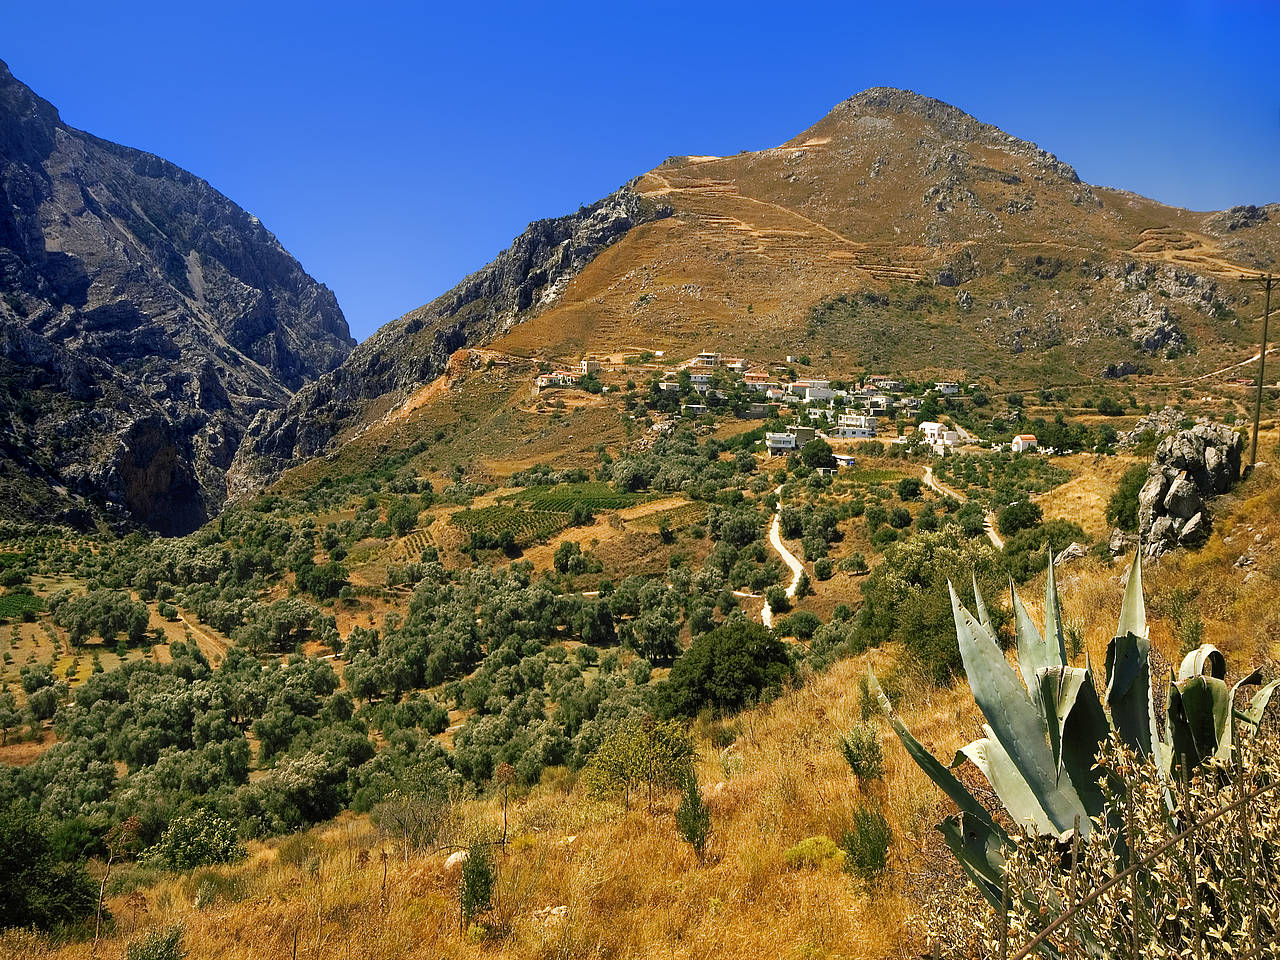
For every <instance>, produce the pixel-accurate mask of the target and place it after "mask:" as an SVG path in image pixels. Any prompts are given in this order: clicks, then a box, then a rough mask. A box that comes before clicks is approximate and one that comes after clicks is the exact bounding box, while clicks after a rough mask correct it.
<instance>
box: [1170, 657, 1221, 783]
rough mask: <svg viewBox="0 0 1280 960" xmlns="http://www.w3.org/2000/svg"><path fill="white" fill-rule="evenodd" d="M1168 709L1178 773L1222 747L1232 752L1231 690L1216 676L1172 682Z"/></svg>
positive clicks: (1173, 764) (1174, 761)
mask: <svg viewBox="0 0 1280 960" xmlns="http://www.w3.org/2000/svg"><path fill="white" fill-rule="evenodd" d="M1166 709H1167V720H1168V730H1169V741H1170V749H1171V761H1172V765H1171V772H1172V773H1173V774H1174V775H1175V776H1180V775H1181V774H1182V772H1183V771H1186V772H1187V773H1190V771H1192V770H1194V769H1195V768H1196V767H1198V766H1199V765H1200V764H1201V763H1203V762H1204V761H1205V760H1207V759H1208V758H1209V757H1214V756H1219V755H1220V753H1219V748H1220V747H1222V748H1223V749H1224V750H1225V755H1226V756H1230V751H1231V691H1230V690H1228V689H1227V685H1226V684H1225V683H1223V682H1222V681H1221V680H1219V679H1218V678H1217V677H1206V676H1193V677H1190V678H1188V679H1186V680H1179V681H1177V682H1175V683H1170V684H1169V694H1168V698H1167V704H1166Z"/></svg>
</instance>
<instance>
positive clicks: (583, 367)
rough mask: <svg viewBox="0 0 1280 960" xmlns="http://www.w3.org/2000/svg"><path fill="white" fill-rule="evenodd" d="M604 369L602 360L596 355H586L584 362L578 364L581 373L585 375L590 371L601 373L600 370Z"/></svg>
mask: <svg viewBox="0 0 1280 960" xmlns="http://www.w3.org/2000/svg"><path fill="white" fill-rule="evenodd" d="M602 369H603V367H602V365H601V363H600V361H599V360H597V359H596V358H595V357H584V358H583V360H582V362H581V363H580V364H578V372H579V373H581V374H582V375H583V376H584V377H585V376H586V375H587V374H588V373H599V372H600V370H602Z"/></svg>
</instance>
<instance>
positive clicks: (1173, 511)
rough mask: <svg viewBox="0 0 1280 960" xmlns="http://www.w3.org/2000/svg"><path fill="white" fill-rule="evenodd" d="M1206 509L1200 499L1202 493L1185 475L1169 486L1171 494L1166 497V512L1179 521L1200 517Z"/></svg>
mask: <svg viewBox="0 0 1280 960" xmlns="http://www.w3.org/2000/svg"><path fill="white" fill-rule="evenodd" d="M1203 508H1204V501H1203V500H1202V499H1200V491H1199V490H1197V489H1196V485H1195V484H1194V483H1192V482H1191V481H1190V479H1188V478H1187V475H1186V474H1185V473H1184V474H1183V475H1182V476H1180V477H1178V478H1177V479H1176V480H1174V481H1173V483H1171V484H1170V485H1169V492H1168V493H1166V494H1165V496H1164V511H1165V513H1167V514H1169V516H1171V517H1176V518H1177V519H1179V520H1190V519H1191V518H1192V517H1195V516H1199V515H1200V513H1201V510H1202V509H1203Z"/></svg>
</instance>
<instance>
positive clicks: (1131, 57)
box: [0, 0, 1280, 339]
mask: <svg viewBox="0 0 1280 960" xmlns="http://www.w3.org/2000/svg"><path fill="white" fill-rule="evenodd" d="M979 9H980V11H981V12H978V11H979ZM1278 36H1280V3H1275V2H1256V3H1245V2H1219V3H1212V2H1180V0H1169V2H1166V3H1159V4H1156V3H1151V4H1137V3H1133V4H1126V3H1123V2H1111V3H1106V4H1090V3H1073V4H1061V3H1053V4H1038V3H1029V2H1026V0H1024V2H1022V3H1018V4H1003V3H990V4H960V3H956V2H955V0H949V2H947V3H936V4H935V3H909V2H896V3H889V4H886V3H883V2H877V3H874V4H868V3H860V2H856V0H847V2H843V3H832V4H824V3H803V2H790V3H778V2H773V3H767V4H766V3H761V4H752V3H749V2H739V3H714V2H687V3H682V4H666V3H645V4H631V3H625V2H618V3H599V2H596V3H576V2H559V3H554V4H543V3H523V4H510V5H506V4H475V3H473V4H448V5H444V4H442V5H439V6H437V5H433V4H424V3H405V2H381V3H368V4H359V3H341V4H336V3H326V2H323V0H318V2H311V3H305V4H303V3H275V2H271V0H258V2H256V3H244V2H239V0H230V2H224V3H221V4H186V5H183V4H173V3H172V2H166V3H152V2H149V0H145V2H134V3H130V4H102V3H100V2H95V3H85V2H80V0H72V2H63V3H59V4H21V5H17V4H5V5H4V7H3V9H0V58H2V59H4V60H5V61H7V62H8V64H9V66H10V68H11V69H12V70H13V72H14V74H15V75H16V76H17V77H18V78H19V79H21V80H23V81H24V82H26V83H27V84H28V85H30V86H31V87H32V88H33V89H34V90H35V91H36V92H37V93H39V94H40V95H42V96H44V97H45V98H46V99H48V100H50V101H52V102H53V103H54V104H55V105H56V106H57V107H58V108H59V109H60V110H61V112H62V116H63V119H64V120H65V121H66V122H68V123H70V124H72V125H73V126H77V127H81V128H83V129H86V130H89V131H90V132H92V133H94V134H97V135H98V136H101V137H105V138H107V139H110V140H115V141H118V142H121V143H125V144H128V145H130V146H134V147H139V148H141V149H145V150H149V151H151V152H153V153H156V154H159V155H161V156H163V157H166V158H167V159H169V160H172V161H174V162H175V163H178V164H180V165H181V166H183V167H186V168H187V169H189V170H191V171H193V172H195V173H196V174H198V175H200V176H202V177H204V178H205V179H207V180H209V181H210V182H211V183H212V184H213V185H214V186H215V187H217V188H218V189H219V190H221V191H222V192H224V193H226V194H227V195H228V196H230V197H231V198H232V199H233V200H235V201H236V202H238V203H239V204H241V205H242V206H244V207H245V208H246V209H248V210H250V211H251V212H253V213H255V214H257V215H258V216H259V217H261V218H262V220H263V222H264V223H265V224H266V225H267V226H268V227H269V228H270V229H272V230H273V231H274V232H275V233H276V235H277V236H278V237H279V238H280V240H281V241H282V242H283V243H284V245H285V246H286V247H287V248H288V249H289V250H290V251H291V252H292V253H293V254H294V255H295V256H297V257H298V259H299V260H301V261H302V263H303V265H304V266H305V267H306V268H307V270H308V271H310V272H311V273H312V274H313V275H314V276H315V277H317V278H318V279H320V280H322V281H324V282H325V283H327V284H328V285H329V286H330V287H332V288H333V290H334V291H335V292H336V293H337V295H338V299H339V301H340V302H341V304H342V307H343V310H344V311H345V312H346V315H347V318H348V320H349V321H350V323H351V327H352V332H353V333H354V334H355V335H356V336H357V337H358V338H360V339H363V338H364V337H366V336H368V335H369V334H370V333H371V332H373V330H374V329H376V328H377V327H378V326H379V325H381V324H382V323H384V322H386V321H387V320H390V319H392V318H393V317H395V316H398V315H399V314H401V313H403V312H405V311H406V310H410V309H412V308H414V307H417V306H419V305H421V304H422V303H425V302H426V301H428V300H430V299H431V298H432V297H434V296H436V295H437V294H439V293H441V292H442V291H444V290H446V289H448V288H449V287H450V286H452V285H453V284H454V283H455V282H457V281H458V280H459V279H460V278H461V277H462V276H463V275H464V274H466V273H468V272H470V271H471V270H474V269H476V268H478V267H480V266H482V265H483V264H484V263H485V262H487V261H488V260H489V259H491V258H492V257H493V255H494V254H496V253H497V252H498V251H499V250H501V249H502V248H503V247H504V246H506V245H507V243H508V242H509V241H510V240H511V238H512V237H513V236H515V235H516V234H517V233H519V232H520V231H521V230H522V229H523V228H524V226H525V225H526V224H527V223H528V222H529V221H530V220H534V219H537V218H539V217H546V216H555V215H558V214H561V213H565V212H568V211H570V210H572V209H574V208H576V207H577V206H578V205H579V204H580V203H587V202H590V201H592V200H594V199H596V198H598V197H600V196H602V195H604V194H605V193H607V192H609V191H610V190H612V189H614V188H616V187H617V186H618V185H620V184H621V183H623V182H624V181H626V180H627V179H629V178H630V177H632V176H634V175H636V174H638V173H641V172H643V171H644V170H646V169H648V168H650V167H652V166H655V165H656V164H658V163H660V162H661V161H662V159H663V158H664V157H666V156H667V155H669V154H686V153H706V154H725V153H731V152H734V151H737V150H742V149H759V148H763V147H768V146H773V145H775V144H777V143H780V142H781V141H783V140H786V139H787V138H789V137H791V136H793V135H794V134H795V133H798V132H799V131H800V130H802V129H804V128H805V127H807V126H809V125H810V124H812V123H813V122H814V121H816V120H817V119H818V118H819V117H821V116H822V115H823V114H824V113H826V111H827V110H829V109H830V108H831V107H832V106H833V105H834V104H836V103H837V102H839V101H840V100H842V99H844V98H845V97H848V96H851V95H852V94H854V93H856V92H858V91H859V90H862V89H864V88H866V87H869V86H879V85H888V86H899V87H907V88H910V89H913V90H916V91H918V92H920V93H924V94H928V95H930V96H934V97H938V98H939V99H942V100H946V101H948V102H951V103H954V104H956V105H957V106H960V107H962V108H963V109H965V110H967V111H969V112H970V113H972V114H974V115H975V116H977V117H978V118H979V119H981V120H985V121H987V122H990V123H994V124H997V125H998V126H1000V127H1002V128H1004V129H1005V130H1007V131H1008V132H1010V133H1013V134H1015V135H1017V136H1021V137H1025V138H1027V139H1030V140H1034V141H1036V142H1037V143H1039V144H1040V145H1041V146H1043V147H1044V148H1045V149H1047V150H1050V151H1052V152H1054V153H1056V154H1058V156H1060V157H1061V158H1062V159H1064V160H1066V161H1068V162H1069V163H1072V164H1074V165H1075V166H1076V168H1077V170H1079V172H1080V175H1081V176H1082V177H1083V178H1084V179H1086V180H1088V181H1090V182H1093V183H1098V184H1104V185H1108V186H1118V187H1124V188H1126V189H1130V190H1134V191H1136V192H1139V193H1143V194H1146V195H1148V196H1152V197H1155V198H1156V199H1159V200H1163V201H1165V202H1168V203H1174V204H1178V205H1182V206H1188V207H1192V208H1194V209H1217V208H1220V207H1225V206H1230V205H1232V204H1236V203H1265V202H1269V201H1280V71H1277V70H1276V69H1275V68H1274V62H1273V60H1272V57H1271V56H1270V55H1269V53H1268V50H1270V49H1272V48H1273V46H1274V43H1275V41H1276V38H1277V37H1278Z"/></svg>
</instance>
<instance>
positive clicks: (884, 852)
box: [840, 806, 893, 887]
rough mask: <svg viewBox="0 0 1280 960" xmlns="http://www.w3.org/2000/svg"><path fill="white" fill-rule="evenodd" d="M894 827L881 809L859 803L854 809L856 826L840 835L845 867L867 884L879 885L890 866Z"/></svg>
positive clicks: (854, 823)
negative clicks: (890, 827) (890, 826)
mask: <svg viewBox="0 0 1280 960" xmlns="http://www.w3.org/2000/svg"><path fill="white" fill-rule="evenodd" d="M892 842H893V831H892V830H890V829H889V821H888V820H886V819H885V818H884V815H883V814H882V813H880V811H879V810H873V809H872V808H871V807H867V806H860V807H858V808H857V809H856V810H854V811H853V827H852V829H850V830H849V831H848V832H846V833H845V835H844V836H843V837H841V838H840V848H841V849H842V850H843V851H844V868H845V871H846V872H848V873H849V874H851V875H852V876H854V877H856V878H857V879H859V880H861V881H862V882H863V883H865V884H866V885H868V886H872V887H874V886H877V885H879V883H880V881H881V879H882V878H883V877H884V874H885V871H886V870H887V869H888V866H889V845H890V844H891V843H892Z"/></svg>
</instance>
